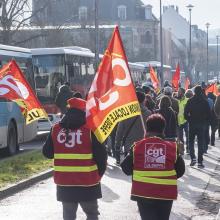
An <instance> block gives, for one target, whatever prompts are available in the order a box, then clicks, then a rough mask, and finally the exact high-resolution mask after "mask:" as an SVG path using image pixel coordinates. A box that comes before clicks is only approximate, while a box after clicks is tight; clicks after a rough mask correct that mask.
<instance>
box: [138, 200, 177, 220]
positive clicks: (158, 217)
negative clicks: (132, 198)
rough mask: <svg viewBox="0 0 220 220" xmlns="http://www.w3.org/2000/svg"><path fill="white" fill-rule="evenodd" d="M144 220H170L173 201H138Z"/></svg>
mask: <svg viewBox="0 0 220 220" xmlns="http://www.w3.org/2000/svg"><path fill="white" fill-rule="evenodd" d="M137 205H138V209H139V212H140V215H141V219H142V220H169V216H170V212H171V209H172V205H173V201H172V200H158V199H146V200H142V201H137Z"/></svg>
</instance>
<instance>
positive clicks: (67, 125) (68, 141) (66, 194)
mask: <svg viewBox="0 0 220 220" xmlns="http://www.w3.org/2000/svg"><path fill="white" fill-rule="evenodd" d="M68 105H69V109H68V111H67V112H66V114H65V115H64V117H63V118H62V120H61V122H60V123H57V124H55V125H54V126H53V127H52V130H51V132H50V134H49V136H48V138H47V140H46V142H45V144H44V145H43V155H44V156H45V157H47V158H50V159H52V158H54V182H55V184H56V185H57V200H58V201H60V202H62V205H63V219H64V220H70V219H71V220H73V219H76V212H77V207H78V205H79V204H80V206H81V207H82V209H83V211H84V212H85V213H86V215H87V219H92V220H96V219H98V215H99V211H98V203H97V199H98V198H101V197H102V193H101V186H100V180H101V177H102V176H103V174H104V172H105V169H106V163H107V153H106V149H105V146H103V145H102V144H100V143H99V142H98V141H97V139H96V137H95V136H94V135H93V133H91V131H90V130H89V129H88V128H87V127H86V126H85V123H86V117H85V101H84V100H82V99H79V98H71V99H69V100H68Z"/></svg>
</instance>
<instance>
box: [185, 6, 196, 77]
mask: <svg viewBox="0 0 220 220" xmlns="http://www.w3.org/2000/svg"><path fill="white" fill-rule="evenodd" d="M186 7H187V8H188V9H189V55H188V71H189V73H188V74H189V75H190V76H191V56H192V55H191V50H192V25H191V15H192V9H193V7H194V6H193V5H191V4H189V5H187V6H186Z"/></svg>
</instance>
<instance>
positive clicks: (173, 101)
mask: <svg viewBox="0 0 220 220" xmlns="http://www.w3.org/2000/svg"><path fill="white" fill-rule="evenodd" d="M172 93H173V90H172V88H171V87H169V86H167V87H165V88H164V89H163V94H164V95H166V96H168V97H169V98H170V100H171V107H172V109H173V110H174V111H175V113H176V115H177V114H178V113H179V104H178V100H177V99H176V98H173V97H172ZM162 97H163V95H162V96H161V97H160V98H159V100H158V103H159V102H160V99H161V98H162Z"/></svg>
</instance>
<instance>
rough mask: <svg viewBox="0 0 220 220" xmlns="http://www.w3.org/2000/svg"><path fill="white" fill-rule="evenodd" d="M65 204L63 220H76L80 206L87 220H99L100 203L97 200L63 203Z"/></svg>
mask: <svg viewBox="0 0 220 220" xmlns="http://www.w3.org/2000/svg"><path fill="white" fill-rule="evenodd" d="M62 204H63V219H64V220H75V219H76V212H77V209H78V205H79V204H80V206H81V208H82V210H83V211H84V212H85V213H86V216H87V220H98V215H99V214H100V213H99V211H98V202H97V200H94V201H88V202H62Z"/></svg>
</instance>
